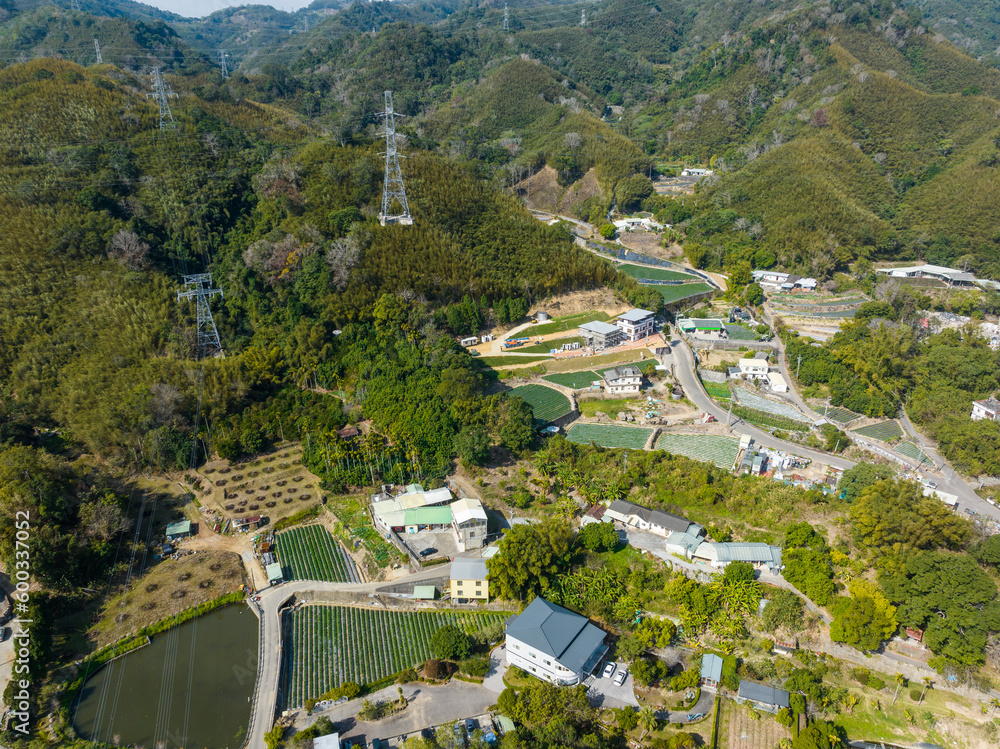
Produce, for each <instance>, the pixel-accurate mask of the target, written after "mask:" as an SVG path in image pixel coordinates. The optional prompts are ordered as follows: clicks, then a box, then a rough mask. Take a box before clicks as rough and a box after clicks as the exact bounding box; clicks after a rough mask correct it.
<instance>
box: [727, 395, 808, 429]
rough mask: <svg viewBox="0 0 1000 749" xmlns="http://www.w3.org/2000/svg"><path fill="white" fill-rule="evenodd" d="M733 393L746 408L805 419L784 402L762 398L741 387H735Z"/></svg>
mask: <svg viewBox="0 0 1000 749" xmlns="http://www.w3.org/2000/svg"><path fill="white" fill-rule="evenodd" d="M735 393H736V400H737V401H738V402H739V403H740V404H741V405H743V406H746V407H747V408H752V409H753V410H755V411H763V412H764V413H769V414H774V415H775V416H782V417H784V418H786V419H791V420H792V421H801V422H805V421H806V417H805V416H803V415H802V413H801V412H800V411H799V410H798V409H796V408H795V407H794V406H790V405H788V404H786V403H779V402H778V401H773V400H770V399H769V398H762V397H761V396H759V395H754V394H753V393H751V392H750V391H749V390H744V389H743V388H736V391H735Z"/></svg>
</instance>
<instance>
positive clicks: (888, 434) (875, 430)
mask: <svg viewBox="0 0 1000 749" xmlns="http://www.w3.org/2000/svg"><path fill="white" fill-rule="evenodd" d="M853 431H854V432H856V433H858V434H860V435H861V436H862V437H871V438H872V439H876V440H881V441H882V442H892V441H893V440H898V439H899V438H900V437H902V436H903V430H902V428H901V427H900V426H899V423H898V422H896V420H895V419H889V420H888V421H880V422H878V423H877V424H869V425H868V426H866V427H861V428H859V429H855V430H853Z"/></svg>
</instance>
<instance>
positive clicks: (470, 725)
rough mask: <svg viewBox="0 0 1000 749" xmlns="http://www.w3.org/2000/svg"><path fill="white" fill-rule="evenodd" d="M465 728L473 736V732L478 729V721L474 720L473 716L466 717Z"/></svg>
mask: <svg viewBox="0 0 1000 749" xmlns="http://www.w3.org/2000/svg"><path fill="white" fill-rule="evenodd" d="M465 730H466V731H467V732H468V734H469V735H470V736H471V735H472V732H473V731H475V730H476V721H474V720H473V719H472V718H466V719H465Z"/></svg>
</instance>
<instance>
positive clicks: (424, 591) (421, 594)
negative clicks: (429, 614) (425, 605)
mask: <svg viewBox="0 0 1000 749" xmlns="http://www.w3.org/2000/svg"><path fill="white" fill-rule="evenodd" d="M413 597H414V598H419V599H420V600H422V601H433V600H434V599H435V598H436V597H437V588H435V587H434V586H433V585H414V586H413Z"/></svg>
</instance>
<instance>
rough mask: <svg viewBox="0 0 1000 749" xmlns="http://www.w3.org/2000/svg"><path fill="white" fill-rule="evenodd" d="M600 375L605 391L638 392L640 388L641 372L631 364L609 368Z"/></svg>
mask: <svg viewBox="0 0 1000 749" xmlns="http://www.w3.org/2000/svg"><path fill="white" fill-rule="evenodd" d="M602 377H603V382H602V383H601V384H602V385H603V386H604V392H606V393H616V394H617V393H638V392H639V390H640V389H641V388H642V372H640V371H639V368H638V367H636V366H634V365H631V364H629V365H626V366H624V367H615V368H614V369H609V370H607V371H606V372H604V373H603V375H602Z"/></svg>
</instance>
